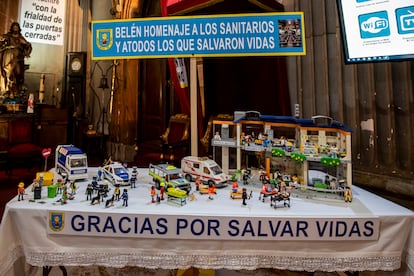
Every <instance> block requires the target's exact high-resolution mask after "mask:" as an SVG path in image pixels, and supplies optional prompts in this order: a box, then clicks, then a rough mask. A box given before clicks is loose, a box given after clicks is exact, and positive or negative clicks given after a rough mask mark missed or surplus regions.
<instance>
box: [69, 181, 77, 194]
mask: <svg viewBox="0 0 414 276" xmlns="http://www.w3.org/2000/svg"><path fill="white" fill-rule="evenodd" d="M76 189H77V186H76V182H75V181H74V180H72V181H71V182H70V191H71V194H72V195H76Z"/></svg>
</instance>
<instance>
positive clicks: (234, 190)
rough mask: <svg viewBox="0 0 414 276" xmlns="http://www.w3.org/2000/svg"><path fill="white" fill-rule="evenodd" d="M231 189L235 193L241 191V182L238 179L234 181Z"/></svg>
mask: <svg viewBox="0 0 414 276" xmlns="http://www.w3.org/2000/svg"><path fill="white" fill-rule="evenodd" d="M231 189H232V191H233V193H237V192H238V191H239V183H238V182H237V181H234V182H233V185H232V186H231Z"/></svg>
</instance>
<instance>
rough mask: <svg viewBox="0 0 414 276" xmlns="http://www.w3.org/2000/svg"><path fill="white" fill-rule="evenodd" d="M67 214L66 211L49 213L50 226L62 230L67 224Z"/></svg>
mask: <svg viewBox="0 0 414 276" xmlns="http://www.w3.org/2000/svg"><path fill="white" fill-rule="evenodd" d="M64 218H65V214H64V213H55V212H50V213H49V228H50V229H51V230H52V231H55V232H60V231H62V230H63V228H64V226H65V219H64Z"/></svg>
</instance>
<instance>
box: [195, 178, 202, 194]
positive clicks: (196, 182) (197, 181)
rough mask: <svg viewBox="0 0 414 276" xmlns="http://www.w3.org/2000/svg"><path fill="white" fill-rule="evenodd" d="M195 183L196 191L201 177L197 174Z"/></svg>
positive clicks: (198, 188)
mask: <svg viewBox="0 0 414 276" xmlns="http://www.w3.org/2000/svg"><path fill="white" fill-rule="evenodd" d="M195 185H196V191H198V190H200V185H201V179H200V177H199V176H197V178H196V181H195Z"/></svg>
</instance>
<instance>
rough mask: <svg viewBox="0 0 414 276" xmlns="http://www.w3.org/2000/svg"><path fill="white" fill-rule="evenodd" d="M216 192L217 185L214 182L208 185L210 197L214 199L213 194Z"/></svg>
mask: <svg viewBox="0 0 414 276" xmlns="http://www.w3.org/2000/svg"><path fill="white" fill-rule="evenodd" d="M215 194H216V186H215V185H214V184H212V183H210V184H209V185H208V199H214V198H213V195H215Z"/></svg>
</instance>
